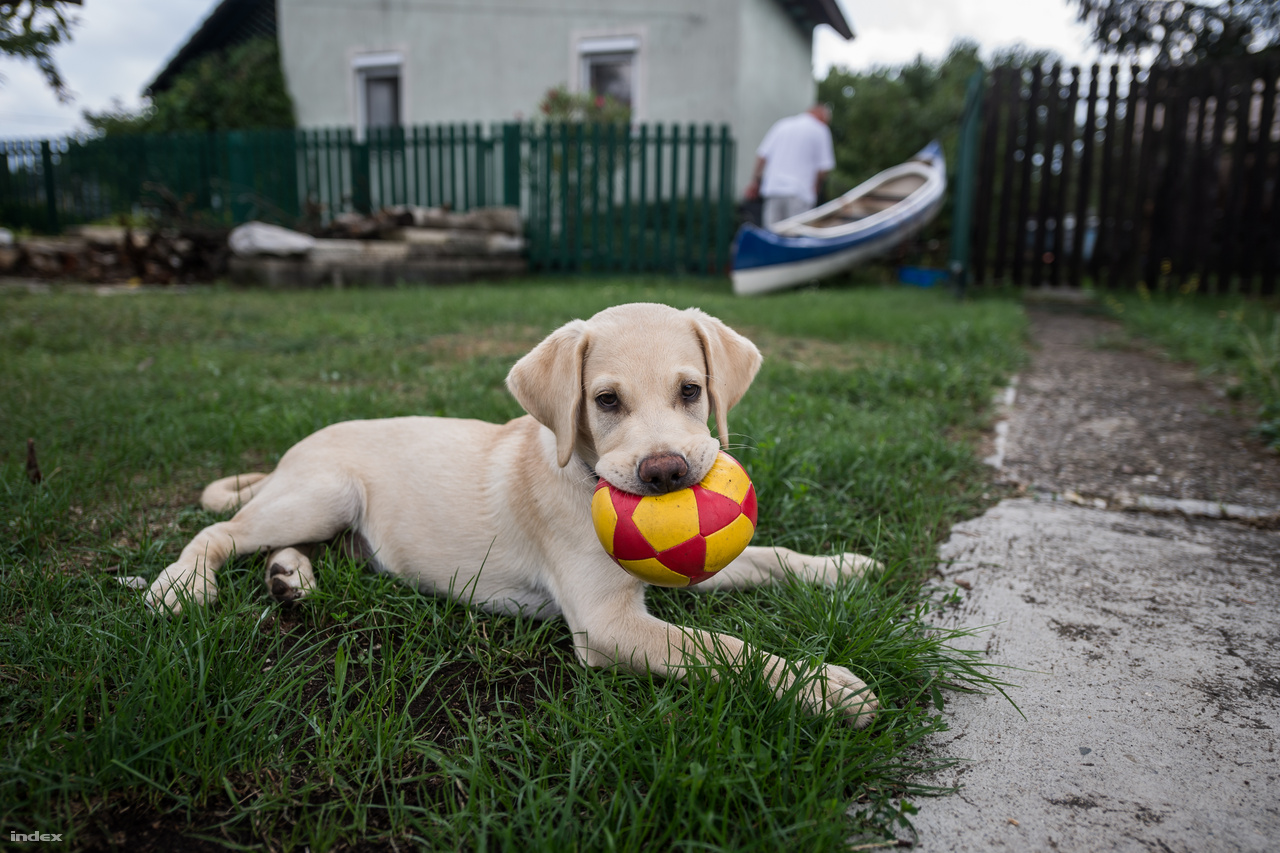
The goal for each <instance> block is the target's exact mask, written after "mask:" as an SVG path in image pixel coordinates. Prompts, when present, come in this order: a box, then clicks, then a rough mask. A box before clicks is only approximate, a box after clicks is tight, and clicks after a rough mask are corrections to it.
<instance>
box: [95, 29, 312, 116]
mask: <svg viewBox="0 0 1280 853" xmlns="http://www.w3.org/2000/svg"><path fill="white" fill-rule="evenodd" d="M84 118H85V121H86V122H88V124H89V126H90V127H92V128H94V129H95V130H97V131H100V132H102V133H104V134H106V135H107V136H119V135H124V134H135V133H172V132H176V131H214V130H248V129H250V128H290V127H294V126H295V125H296V121H295V118H294V111H293V99H292V98H291V97H290V96H289V90H288V89H287V88H286V86H285V81H284V72H283V70H282V69H281V66H280V48H279V46H278V45H277V43H276V40H275V39H273V38H266V37H263V38H256V39H251V40H249V41H246V42H244V43H242V44H239V45H236V46H234V47H232V48H230V49H228V50H226V51H223V52H220V53H215V54H209V55H208V56H203V57H201V58H200V59H199V60H197V61H196V62H195V63H194V64H192V65H191V66H189V67H188V68H186V69H185V70H184V71H183V72H182V73H181V74H179V75H178V76H177V77H176V78H174V81H173V85H172V86H170V87H169V88H168V89H166V90H164V91H163V92H158V93H156V94H155V95H154V96H153V97H152V98H151V99H150V103H148V104H147V105H146V106H145V107H143V109H142V110H141V111H139V112H136V113H133V112H129V111H128V110H125V109H123V108H121V107H120V106H119V105H117V106H116V107H114V108H112V109H110V110H107V111H105V112H102V113H96V114H95V113H91V112H88V111H86V112H85V114H84Z"/></svg>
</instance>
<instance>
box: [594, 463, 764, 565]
mask: <svg viewBox="0 0 1280 853" xmlns="http://www.w3.org/2000/svg"><path fill="white" fill-rule="evenodd" d="M591 518H592V521H593V522H594V523H595V529H596V535H597V536H598V537H600V544H601V545H603V546H604V550H605V551H606V552H607V553H608V554H609V556H610V557H612V558H613V561H614V562H615V563H617V564H618V565H619V566H622V568H624V569H626V570H627V571H628V572H630V573H631V574H633V575H635V576H636V577H638V578H640V579H641V580H642V581H645V582H646V583H651V584H654V585H655V586H690V585H692V584H695V583H700V582H701V581H704V580H706V579H707V578H709V577H711V576H712V575H714V574H715V573H716V572H718V571H720V570H721V569H723V568H724V567H725V566H727V565H729V564H730V563H732V562H733V561H734V559H735V558H736V557H737V556H738V555H739V554H741V553H742V551H743V549H745V548H746V547H747V544H748V543H749V542H750V541H751V537H752V536H753V535H754V534H755V532H756V490H755V487H754V486H753V485H752V484H751V478H750V477H748V476H747V472H746V469H744V468H743V467H742V465H741V464H740V463H739V462H738V460H736V459H734V458H733V457H732V456H730V455H729V454H727V453H724V452H723V451H722V452H721V453H720V455H719V456H718V457H717V458H716V461H715V464H714V465H712V466H711V470H710V471H708V472H707V476H706V477H704V478H703V479H702V482H700V483H698V484H697V485H695V486H691V487H689V488H687V489H681V490H680V491H677V492H669V493H667V494H665V495H633V494H630V493H629V492H624V491H621V490H620V489H616V488H614V487H613V486H611V485H610V484H609V483H607V482H605V481H604V480H601V481H600V482H599V483H598V484H597V485H596V492H595V495H594V496H593V497H592V500H591Z"/></svg>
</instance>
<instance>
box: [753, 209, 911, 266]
mask: <svg viewBox="0 0 1280 853" xmlns="http://www.w3.org/2000/svg"><path fill="white" fill-rule="evenodd" d="M915 218H916V217H910V218H907V219H904V218H903V217H894V218H893V219H891V220H887V221H885V222H883V223H881V224H879V225H877V226H875V227H873V228H868V229H866V230H865V231H859V232H857V233H856V234H848V235H846V236H844V237H784V236H783V235H781V234H775V233H774V232H772V231H768V230H766V229H764V228H760V227H758V226H755V225H750V224H747V225H743V226H742V228H740V229H739V230H738V236H737V237H735V238H734V241H733V268H734V269H735V270H749V269H754V268H756V267H771V266H776V265H777V264H790V263H795V262H796V261H808V260H812V259H813V258H821V257H823V256H824V255H832V254H835V253H837V252H844V251H847V250H849V249H852V248H855V247H857V246H860V245H862V244H863V243H870V242H872V241H874V240H878V239H880V238H882V237H885V236H886V235H888V234H890V233H892V232H894V231H897V230H899V229H901V228H902V227H903V226H904V225H906V224H907V223H909V222H911V221H913V220H914V219H915Z"/></svg>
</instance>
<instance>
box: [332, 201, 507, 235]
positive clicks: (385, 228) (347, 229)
mask: <svg viewBox="0 0 1280 853" xmlns="http://www.w3.org/2000/svg"><path fill="white" fill-rule="evenodd" d="M406 228H408V229H413V228H426V229H430V230H433V231H482V232H489V233H494V234H510V235H513V236H515V235H519V234H520V232H521V230H522V229H521V225H520V211H519V209H518V208H514V207H481V208H476V209H475V210H468V211H467V212H465V213H455V212H453V211H451V210H449V209H448V208H445V207H415V206H412V205H396V206H394V207H384V208H383V209H381V210H379V211H378V212H377V213H374V214H372V215H369V216H366V215H364V214H360V213H340V214H338V215H337V216H335V217H334V218H333V219H332V220H330V221H329V223H328V224H327V225H326V226H324V227H323V228H321V229H319V230H318V231H317V232H316V235H315V236H317V237H336V238H339V239H343V238H345V239H355V240H399V239H403V231H404V229H406Z"/></svg>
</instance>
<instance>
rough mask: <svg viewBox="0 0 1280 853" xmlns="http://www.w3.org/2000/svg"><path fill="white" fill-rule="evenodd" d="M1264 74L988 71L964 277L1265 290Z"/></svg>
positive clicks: (1270, 103) (1273, 130) (1273, 242)
mask: <svg viewBox="0 0 1280 853" xmlns="http://www.w3.org/2000/svg"><path fill="white" fill-rule="evenodd" d="M1277 73H1278V68H1277V65H1276V64H1275V63H1260V62H1239V63H1236V64H1231V65H1220V66H1212V67H1197V68H1178V69H1161V68H1152V69H1149V70H1142V69H1139V68H1137V67H1122V66H1118V65H1113V66H1111V67H1110V68H1107V69H1105V70H1104V69H1100V68H1099V67H1098V66H1094V67H1093V68H1091V69H1090V70H1089V71H1088V72H1087V73H1082V72H1081V70H1080V69H1079V68H1071V69H1066V70H1064V69H1062V68H1060V67H1058V66H1053V67H1036V68H1005V69H998V70H996V71H995V72H994V73H993V74H992V75H991V78H990V80H989V81H988V82H989V85H988V88H987V92H986V97H985V102H984V116H983V126H982V132H981V134H980V139H979V140H978V143H977V144H978V145H979V147H980V151H979V156H978V174H977V192H976V194H975V198H974V201H973V227H972V231H971V234H970V239H971V245H970V268H969V272H970V276H969V278H970V281H971V282H973V283H975V284H978V285H981V284H984V283H987V284H989V283H1012V284H1014V285H1018V286H1028V285H1031V286H1039V285H1054V286H1060V285H1068V286H1072V287H1080V286H1082V284H1086V283H1089V282H1091V283H1092V284H1093V285H1095V286H1097V287H1102V288H1120V287H1123V288H1133V287H1146V288H1151V289H1166V290H1171V289H1178V290H1181V291H1182V292H1190V291H1193V290H1200V291H1208V292H1246V293H1249V292H1252V293H1262V294H1273V293H1275V292H1276V273H1277V269H1278V268H1280V202H1278V199H1277V187H1278V186H1280V111H1278V110H1277V104H1276V102H1277V97H1278V92H1277Z"/></svg>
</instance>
